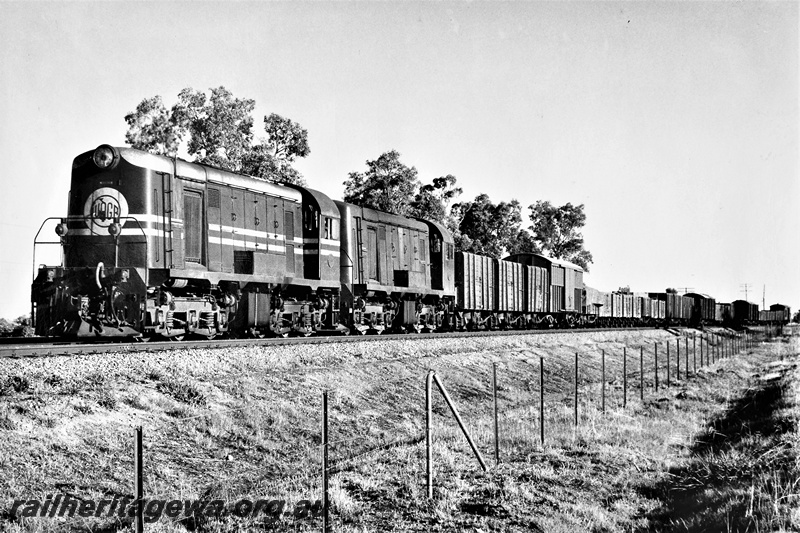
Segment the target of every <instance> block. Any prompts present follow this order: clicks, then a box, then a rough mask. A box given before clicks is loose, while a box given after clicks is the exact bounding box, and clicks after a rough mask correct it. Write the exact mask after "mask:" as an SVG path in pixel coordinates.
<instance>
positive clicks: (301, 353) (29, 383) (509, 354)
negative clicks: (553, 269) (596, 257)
mask: <svg viewBox="0 0 800 533" xmlns="http://www.w3.org/2000/svg"><path fill="white" fill-rule="evenodd" d="M688 331H692V330H688ZM676 340H677V341H680V342H681V346H680V348H681V358H682V359H681V378H680V381H678V382H676V381H675V375H674V373H673V374H672V376H671V380H672V381H671V387H670V388H669V389H664V380H665V377H666V376H665V375H664V374H663V373H662V374H661V375H660V380H661V384H660V390H659V392H658V393H656V392H655V391H654V390H653V385H654V382H653V378H654V375H652V374H651V369H648V366H647V364H648V363H649V362H652V355H653V347H654V343H660V347H659V362H660V364H663V363H664V362H665V359H664V357H665V343H666V342H670V343H672V348H671V349H672V350H673V351H672V353H671V357H672V359H671V364H672V365H674V364H675V360H674V356H675V352H674V350H675V343H676ZM684 343H685V337H684V336H683V335H681V337H679V338H676V337H675V336H673V335H671V334H669V333H667V332H665V331H659V330H647V331H617V332H592V331H589V332H584V333H582V334H581V335H574V334H571V333H569V332H565V333H558V334H552V335H539V336H522V335H509V336H504V337H499V338H483V337H477V338H474V337H473V338H460V339H453V338H435V337H432V338H426V339H424V340H420V341H416V342H407V341H406V340H383V339H381V340H377V341H374V342H370V343H358V344H325V345H296V346H278V347H265V346H250V347H232V348H226V349H202V350H201V349H182V350H175V351H170V352H147V353H135V354H129V353H119V354H112V355H103V356H101V355H90V354H85V355H81V356H76V357H70V358H64V357H45V358H36V359H22V360H9V359H2V360H0V375H3V376H8V379H6V380H5V381H4V383H3V387H2V390H1V391H0V392H2V396H0V428H1V429H0V431H2V433H3V437H5V438H4V439H2V443H0V450H2V451H1V453H0V457H2V460H0V493H2V494H4V495H5V496H4V499H3V501H0V520H2V521H4V522H5V523H4V527H10V528H19V529H20V530H30V531H50V530H57V529H61V530H68V529H74V528H76V527H79V526H82V525H83V526H86V527H103V528H110V529H115V528H118V527H120V526H123V525H125V524H127V522H126V523H124V524H123V523H120V522H118V521H117V520H119V519H116V518H107V517H99V518H77V517H75V518H71V519H69V520H68V521H64V519H61V521H59V520H58V519H49V518H35V519H30V518H28V519H21V518H19V517H16V516H10V515H9V512H10V504H11V502H12V501H13V500H14V499H18V498H37V497H38V498H44V496H45V495H46V494H51V493H56V492H65V493H67V492H68V493H70V494H73V495H76V496H79V497H82V498H96V499H100V497H101V496H107V495H111V494H123V493H124V494H127V493H130V492H131V488H132V487H131V470H132V460H131V427H132V426H134V425H139V424H141V425H143V427H144V443H145V452H144V453H145V455H144V475H145V495H146V496H148V497H159V498H163V499H167V500H169V499H171V498H187V499H188V498H197V497H201V496H202V497H212V498H213V497H219V498H221V499H223V500H225V501H226V502H234V501H236V500H238V499H240V498H242V497H249V498H250V499H253V500H255V499H257V498H277V499H283V500H286V501H287V502H289V503H290V504H291V505H294V504H296V503H297V502H298V501H299V500H302V499H309V500H312V501H313V500H315V499H319V498H320V485H321V477H320V474H319V469H320V447H319V444H320V436H319V434H320V416H321V414H320V404H321V393H322V390H324V389H328V390H330V391H331V392H330V395H331V396H330V397H331V403H330V431H331V436H330V440H331V441H332V442H333V443H334V445H333V446H332V448H331V453H330V456H331V459H332V466H333V467H334V469H336V470H338V473H337V474H335V475H334V476H333V477H332V480H331V498H332V503H333V506H334V507H333V517H334V525H335V527H336V529H335V530H336V531H361V530H370V531H371V530H409V529H416V530H421V531H428V530H446V531H462V530H464V529H471V530H476V528H477V529H480V530H483V531H485V530H487V529H489V528H492V527H497V528H501V529H502V528H505V529H509V530H520V529H531V530H536V529H539V530H544V531H589V530H593V529H595V530H606V531H622V530H631V529H639V528H644V527H645V526H646V525H647V524H650V525H653V524H655V525H656V526H658V525H659V524H661V525H662V526H663V527H665V528H667V529H669V526H668V524H669V523H670V522H669V520H672V519H674V518H675V514H674V513H675V512H677V511H678V510H679V509H680V506H679V505H678V504H679V503H680V500H679V499H677V498H673V497H671V496H669V491H668V489H669V488H670V487H671V486H672V485H669V484H668V483H667V481H668V480H670V479H673V478H672V477H670V475H669V474H668V473H667V472H668V470H669V469H670V468H671V467H675V470H674V472H673V473H675V475H676V476H678V477H676V478H675V479H676V480H677V481H680V482H682V483H683V485H682V488H686V487H688V486H689V483H688V480H690V479H692V477H691V476H692V475H697V473H698V472H699V471H700V470H698V469H697V468H696V469H694V470H691V469H688V470H681V469H680V467H681V466H687V467H688V466H691V465H692V464H693V463H692V461H694V460H696V458H695V457H694V456H693V455H692V453H693V448H692V446H694V445H695V444H694V443H696V442H697V441H696V440H695V438H694V437H693V436H695V435H703V434H707V431H706V430H707V428H708V427H709V421H710V420H712V419H714V418H715V417H717V416H721V417H722V418H721V419H720V420H723V421H724V420H726V417H727V419H731V420H733V419H732V418H731V416H734V415H735V410H734V411H731V410H730V409H729V408H731V407H734V408H735V407H736V406H737V403H736V401H737V399H738V398H739V397H740V395H741V391H742V390H744V389H746V388H747V387H749V386H753V387H755V388H759V387H762V386H766V385H765V384H770V383H779V384H780V385H781V386H779V387H778V390H780V391H784V392H783V395H781V394H778V397H779V398H781V400H780V401H775V399H774V398H773V399H772V400H770V401H769V402H766V401H765V402H764V405H765V406H766V407H767V408H768V409H767V410H766V411H763V412H762V411H759V416H761V415H763V416H764V417H765V418H772V417H774V418H776V419H777V418H780V419H781V420H783V418H785V414H786V413H785V410H787V409H795V410H796V407H792V406H791V405H790V404H789V400H788V399H787V398H788V397H787V396H786V392H787V391H790V390H793V389H791V388H790V387H796V381H792V380H791V379H790V376H791V374H792V372H794V373H796V368H794V369H793V368H792V365H793V364H795V362H796V360H797V359H796V355H795V354H796V353H797V351H798V350H797V348H798V346H797V341H796V340H795V339H793V340H792V342H791V343H788V342H774V343H769V344H758V345H757V346H755V347H754V348H753V349H752V350H750V351H749V352H750V353H749V354H748V355H744V354H740V355H736V356H734V357H733V358H730V359H723V360H720V361H718V362H715V363H714V364H713V365H711V366H702V367H701V366H700V365H699V361H698V371H697V375H696V376H694V375H693V376H692V377H691V378H689V379H686V377H685V370H686V369H685V361H684V360H683V357H684V355H685V354H684V346H685V344H684ZM689 345H690V347H691V341H690V342H689ZM623 348H625V349H626V352H627V356H628V361H627V368H628V373H629V376H628V386H629V387H630V388H629V389H628V391H627V392H628V394H627V408H623V407H622V406H621V403H622V378H621V370H622V362H621V355H622V350H623ZM640 349H644V355H645V375H646V379H645V386H646V387H647V389H646V394H645V400H644V402H641V401H640V400H639V391H638V388H637V387H638V384H639V375H638V368H639V356H640ZM602 350H605V353H606V372H607V374H606V375H607V381H608V386H607V389H606V394H607V399H606V401H607V404H606V406H607V412H606V413H605V414H601V413H600V412H599V401H600V385H599V372H600V358H601V353H602ZM575 352H578V353H579V355H580V359H579V361H580V365H581V366H580V388H579V392H580V406H579V407H580V425H579V427H578V429H577V430H576V429H575V428H574V427H573V425H572V406H571V405H572V404H571V403H570V402H571V398H572V388H571V383H572V380H573V379H574V377H573V374H572V372H573V368H574V367H573V365H574V354H575ZM781 355H782V356H783V358H784V365H783V366H780V367H776V368H780V369H783V370H772V371H771V372H778V373H780V376H781V377H780V378H779V379H777V380H757V379H753V378H751V375H752V374H754V373H760V369H761V367H762V366H763V365H764V364H766V363H768V362H770V361H774V360H780V357H781ZM539 357H543V358H544V361H545V378H546V389H545V390H546V395H545V405H546V406H547V412H546V419H545V427H546V430H547V432H546V445H545V449H544V450H543V451H542V450H541V448H540V446H539V443H538V438H539V433H538V427H537V426H536V425H535V423H536V406H537V403H536V402H537V399H538V364H539ZM495 362H496V363H498V386H499V398H498V400H499V402H498V403H499V411H500V430H501V431H500V433H501V441H500V459H501V464H500V465H499V466H497V467H494V466H493V464H494V461H493V457H492V450H493V446H494V440H493V434H492V427H493V424H492V419H491V413H492V400H491V370H492V363H495ZM691 362H693V361H692V359H691V357H690V366H691ZM429 369H433V370H435V371H436V373H437V375H438V376H439V377H440V378H441V380H442V381H443V383H444V384H445V386H446V387H447V389H448V391H449V393H450V394H451V396H452V397H453V400H454V401H455V403H456V404H457V406H458V408H459V410H460V412H461V414H462V416H463V418H464V421H465V423H466V425H467V426H468V427H469V428H470V430H471V432H472V436H473V437H474V439H475V441H476V443H477V446H478V448H479V449H480V450H481V451H482V453H483V455H484V457H485V458H486V459H487V461H488V462H489V465H490V470H489V472H488V473H487V474H484V473H483V472H482V471H481V470H480V468H479V467H478V465H477V462H476V461H475V459H474V457H473V456H472V455H471V454H470V451H469V447H468V446H467V445H466V443H465V442H464V439H463V436H462V435H461V434H460V433H459V432H458V429H457V427H456V425H455V422H454V421H453V420H452V418H451V417H450V415H449V413H448V411H447V408H446V406H445V405H444V403H443V402H442V401H441V399H440V398H439V397H436V398H435V401H434V411H435V416H434V437H435V441H434V448H433V457H434V474H435V478H434V499H433V501H432V502H428V501H427V499H426V497H425V487H424V479H425V478H424V472H425V463H424V445H420V444H409V443H413V442H418V439H419V436H420V435H421V433H422V430H423V427H424V392H423V390H424V378H425V375H426V373H427V371H428V370H429ZM660 372H663V370H660ZM792 383H795V384H792ZM759 384H762V385H759ZM773 393H774V389H773ZM773 396H774V394H773ZM757 399H758V400H759V401H761V399H762V397H758V398H757ZM781 402H784V403H783V404H781ZM731 413H734V414H733V415H732V414H731ZM746 415H747V416H750V414H748V413H746ZM734 426H735V424H722V425H712V427H714V428H716V429H717V431H718V432H719V433H724V432H728V433H731V429H732V428H734ZM775 428H781V431H778V430H777V429H776V430H775V431H774V434H773V435H771V436H769V438H774V439H775V440H774V446H775V447H776V448H775V450H777V451H773V452H772V453H769V454H766V455H765V457H766V458H767V459H768V460H769V461H772V463H771V466H775V467H777V466H776V465H779V464H780V465H782V464H783V463H784V462H785V460H786V459H787V456H786V453H788V452H786V446H785V445H784V444H782V443H783V442H784V441H785V439H786V438H789V435H791V434H792V432H796V428H793V427H789V426H787V424H782V425H781V424H776V425H775ZM718 438H719V437H718ZM725 442H728V441H725ZM736 442H737V443H738V442H753V439H750V440H747V439H742V440H741V441H739V440H736ZM770 442H772V441H770ZM392 443H399V444H396V445H392ZM718 449H722V444H721V443H720V442H718V441H714V440H713V439H712V441H711V444H710V446H709V447H708V448H706V451H709V450H710V451H711V452H715V450H718ZM770 449H771V448H770ZM781 450H783V451H781ZM750 451H752V450H750ZM765 451H768V450H765V449H759V454H761V453H763V452H765ZM737 453H739V456H737V457H736V458H735V461H740V462H743V464H744V462H747V461H749V462H750V463H753V464H755V457H754V456H749V455H747V453H748V450H746V449H745V450H739V449H738V448H737ZM709 461H710V459H709ZM737 464H738V463H737ZM695 466H697V465H695ZM712 466H713V465H712ZM698 468H699V467H698ZM715 468H717V467H715V466H714V467H713V468H712V471H716V470H715ZM784 470H785V469H784ZM786 472H787V473H786V476H790V475H796V471H795V473H794V474H792V473H791V472H790V471H788V470H786ZM681 475H684V478H681V477H680V476H681ZM725 479H728V478H727V477H725ZM748 479H750V480H751V481H753V480H755V479H757V478H756V477H752V478H748ZM787 479H788V477H787ZM795 479H796V478H795ZM707 481H708V480H707ZM781 482H782V481H781ZM734 485H736V483H734ZM751 486H753V487H754V489H753V490H754V493H753V494H754V496H753V501H754V503H753V505H754V508H755V510H754V511H753V513H751V516H750V517H748V518H747V519H749V520H755V519H756V518H754V517H756V516H758V517H759V518H758V519H759V520H761V522H760V525H761V526H762V529H763V528H764V527H766V526H770V527H771V525H774V524H776V523H777V522H769V521H768V520H771V518H770V517H765V515H764V512H762V511H759V502H760V501H761V500H759V498H761V497H762V493H761V492H760V491H761V486H760V485H759V483H758V482H755V481H753V482H752V485H751V484H749V482H748V485H747V487H746V491H745V492H747V496H748V498H749V497H750V496H749V494H750V493H749V491H750V487H751ZM781 486H782V487H783V486H784V485H781ZM740 489H742V487H739V486H738V485H737V486H735V487H734V488H731V489H729V495H730V505H728V504H725V505H722V506H719V508H720V509H729V510H731V511H738V510H740V507H739V503H740V501H739V500H740V499H741V498H740V496H741V494H740V493H741V491H740ZM742 490H744V489H742ZM795 492H796V491H795ZM722 493H724V491H722ZM698 498H700V500H701V501H703V500H702V495H700V496H698ZM762 500H763V502H762V503H764V502H766V503H770V502H768V501H767V500H766V499H765V498H762ZM726 501H727V500H726ZM792 502H793V500H791V498H783V499H781V500H780V501H777V502H775V503H776V505H777V506H778V507H777V508H778V509H779V510H781V513H783V514H780V513H779V516H783V517H786V516H789V514H788V511H785V509H784V507H785V506H786V505H789V508H791V507H792V505H793V506H795V507H796V506H797V502H796V501H794V503H792ZM707 503H708V502H707ZM715 503H718V502H715ZM748 504H749V500H748ZM745 511H747V509H745ZM696 512H697V513H698V514H699V515H703V513H704V510H703V509H697V510H696ZM758 513H761V514H760V515H759V514H758ZM744 514H745V513H742V516H744ZM733 515H735V513H733ZM709 516H711V515H709ZM717 518H719V517H718V516H717ZM789 518H791V517H789ZM799 518H800V517H799ZM777 519H778V518H776V520H777ZM736 523H739V522H736ZM236 524H238V525H240V526H242V527H249V526H248V523H247V522H246V521H242V519H239V518H236V517H234V516H226V517H224V518H223V519H222V521H221V522H210V523H207V524H206V525H205V526H204V528H205V529H204V530H206V531H229V530H231V529H233V528H234V527H235V525H236ZM146 527H147V528H148V530H152V531H161V530H163V531H183V530H184V528H183V526H182V525H180V524H171V523H169V521H164V520H163V519H162V521H160V522H158V523H156V524H152V525H148V526H146ZM281 527H282V528H284V529H287V530H295V529H300V530H304V528H305V529H309V530H310V529H311V528H313V529H315V530H319V521H316V522H315V521H313V520H305V521H303V520H299V521H298V522H296V523H294V524H289V523H285V524H284V525H283V526H281ZM751 529H752V528H751Z"/></svg>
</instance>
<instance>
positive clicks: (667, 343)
mask: <svg viewBox="0 0 800 533" xmlns="http://www.w3.org/2000/svg"><path fill="white" fill-rule="evenodd" d="M666 345H667V387H669V341H667V342H666Z"/></svg>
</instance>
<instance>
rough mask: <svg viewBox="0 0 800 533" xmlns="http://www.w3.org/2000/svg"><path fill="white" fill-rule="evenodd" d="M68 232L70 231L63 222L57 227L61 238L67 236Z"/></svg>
mask: <svg viewBox="0 0 800 533" xmlns="http://www.w3.org/2000/svg"><path fill="white" fill-rule="evenodd" d="M67 231H68V230H67V225H66V224H64V223H63V222H62V223H61V224H57V225H56V235H58V236H59V237H63V236H64V235H66V234H67Z"/></svg>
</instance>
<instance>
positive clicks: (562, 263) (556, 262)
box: [503, 252, 584, 272]
mask: <svg viewBox="0 0 800 533" xmlns="http://www.w3.org/2000/svg"><path fill="white" fill-rule="evenodd" d="M525 256H534V257H540V258H542V259H544V260H545V261H549V262H550V263H553V264H554V265H558V266H561V267H567V268H570V269H572V270H577V271H578V272H584V270H583V267H580V266H578V265H576V264H575V263H570V262H569V261H564V260H563V259H554V258H552V257H547V256H546V255H544V254H536V253H533V252H525V253H521V254H511V255H509V256H508V257H504V258H503V261H508V260H510V258H512V257H525Z"/></svg>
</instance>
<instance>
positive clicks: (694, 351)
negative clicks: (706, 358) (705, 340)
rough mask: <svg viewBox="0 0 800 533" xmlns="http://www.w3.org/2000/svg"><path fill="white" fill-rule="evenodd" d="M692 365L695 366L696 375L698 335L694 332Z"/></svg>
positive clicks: (695, 373) (695, 372)
mask: <svg viewBox="0 0 800 533" xmlns="http://www.w3.org/2000/svg"><path fill="white" fill-rule="evenodd" d="M692 366H693V367H694V375H695V376H696V375H697V336H696V335H695V334H694V333H692ZM701 366H702V365H701Z"/></svg>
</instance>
